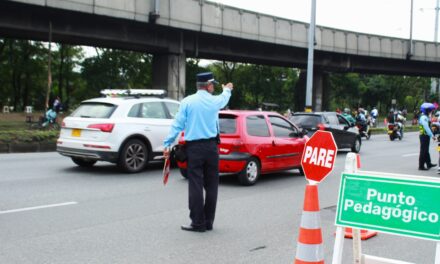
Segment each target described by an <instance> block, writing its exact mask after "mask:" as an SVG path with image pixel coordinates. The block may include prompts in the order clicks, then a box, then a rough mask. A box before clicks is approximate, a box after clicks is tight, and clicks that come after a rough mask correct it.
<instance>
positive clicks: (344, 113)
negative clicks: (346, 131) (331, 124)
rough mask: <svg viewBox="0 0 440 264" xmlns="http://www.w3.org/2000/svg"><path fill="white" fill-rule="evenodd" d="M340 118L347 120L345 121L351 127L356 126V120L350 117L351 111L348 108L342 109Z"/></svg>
mask: <svg viewBox="0 0 440 264" xmlns="http://www.w3.org/2000/svg"><path fill="white" fill-rule="evenodd" d="M342 116H343V117H345V119H347V121H348V122H349V123H350V125H351V126H354V125H355V124H356V120H355V119H354V118H353V116H351V110H350V108H344V112H343V113H342Z"/></svg>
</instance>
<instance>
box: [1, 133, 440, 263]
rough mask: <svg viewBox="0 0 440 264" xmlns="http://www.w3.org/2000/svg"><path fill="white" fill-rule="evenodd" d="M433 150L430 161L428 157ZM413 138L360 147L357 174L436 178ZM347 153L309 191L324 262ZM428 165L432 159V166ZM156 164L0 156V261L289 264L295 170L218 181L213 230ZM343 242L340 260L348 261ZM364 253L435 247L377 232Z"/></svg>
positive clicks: (415, 255)
mask: <svg viewBox="0 0 440 264" xmlns="http://www.w3.org/2000/svg"><path fill="white" fill-rule="evenodd" d="M436 145H437V144H436V143H434V144H431V157H432V158H433V160H434V161H437V159H438V153H437V151H436ZM418 149H419V142H418V135H417V134H416V133H407V134H406V135H405V138H404V139H403V140H402V141H394V142H391V141H390V140H389V139H388V138H387V137H386V136H385V135H373V136H372V138H371V139H370V140H369V141H363V145H362V150H361V164H362V168H361V169H362V170H369V171H382V172H393V173H404V174H411V175H424V176H433V177H437V174H436V170H434V169H431V170H430V171H423V172H420V171H418V170H417V165H418V164H417V160H418ZM346 153H347V152H344V151H340V152H339V153H338V155H337V161H336V164H335V169H334V171H333V172H332V173H331V174H330V175H329V176H328V177H327V178H326V179H325V180H324V181H323V182H322V183H320V184H319V197H320V206H321V220H322V232H323V239H324V249H325V260H326V262H327V263H331V259H332V255H333V246H334V231H335V229H336V228H335V226H334V219H335V210H336V200H337V196H338V189H339V176H340V173H341V171H342V170H343V166H344V160H345V156H346ZM436 163H437V162H436ZM161 166H162V164H157V165H153V166H151V167H149V168H148V169H147V170H145V171H144V172H143V173H139V174H129V175H127V174H123V173H120V172H118V171H117V170H116V168H115V167H114V166H113V165H111V164H109V163H104V162H102V163H98V164H97V165H96V166H95V167H93V168H90V169H82V168H79V167H76V166H75V165H74V164H73V163H72V162H71V160H70V159H68V158H66V157H63V156H60V155H58V154H57V153H55V152H53V153H31V154H1V155H0V263H5V264H13V263H20V264H25V263H32V264H36V263H45V264H46V263H173V264H174V263H292V262H293V261H294V258H295V252H296V240H297V237H298V230H299V223H300V216H301V212H302V206H303V199H304V197H303V195H304V186H305V184H306V181H305V179H304V177H303V176H301V175H299V173H298V172H297V171H295V170H292V171H289V172H284V173H277V174H271V175H264V176H263V177H262V178H261V179H260V181H259V182H258V183H257V184H256V185H255V186H251V187H243V186H240V185H239V184H238V182H237V180H236V178H235V177H233V176H222V177H221V180H220V193H219V201H218V207H217V208H218V209H217V218H216V221H215V225H214V230H213V231H211V232H206V233H192V232H185V231H181V230H180V225H181V224H187V223H189V218H188V209H187V182H186V180H184V179H183V178H181V177H180V175H179V172H178V170H176V169H174V170H172V172H171V176H170V180H169V183H168V185H167V186H163V184H162V175H161V174H162V171H161ZM351 243H352V242H351V240H349V239H346V240H345V244H344V252H343V255H344V262H343V263H352V245H351ZM362 250H363V252H365V253H366V254H370V255H376V256H381V257H388V258H396V259H399V260H404V261H410V262H415V263H433V262H434V255H435V242H433V241H426V240H419V239H414V238H405V237H399V236H393V235H386V234H382V233H381V234H379V235H378V236H376V237H374V238H371V239H369V240H366V241H363V242H362Z"/></svg>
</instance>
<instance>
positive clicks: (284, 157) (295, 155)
mask: <svg viewBox="0 0 440 264" xmlns="http://www.w3.org/2000/svg"><path fill="white" fill-rule="evenodd" d="M219 125H220V140H221V143H220V145H219V153H220V164H219V172H220V173H232V174H238V180H239V181H240V183H241V184H243V185H253V184H255V182H257V180H258V178H259V176H260V175H261V174H265V173H271V172H276V171H282V170H289V169H294V168H297V169H299V170H300V173H301V174H303V171H302V168H301V156H302V153H303V149H304V145H305V143H306V141H307V139H308V137H307V136H304V135H305V133H304V132H303V130H302V129H300V128H298V127H296V126H295V125H294V124H292V123H291V122H290V121H288V120H287V119H286V118H284V117H283V116H281V115H280V114H278V113H274V112H261V111H245V110H224V111H220V114H219ZM179 144H184V139H183V137H182V138H181V139H180V141H179ZM178 166H179V168H180V171H181V174H182V176H183V177H185V178H186V177H187V172H186V163H185V162H183V163H181V162H178Z"/></svg>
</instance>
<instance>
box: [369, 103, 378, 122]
mask: <svg viewBox="0 0 440 264" xmlns="http://www.w3.org/2000/svg"><path fill="white" fill-rule="evenodd" d="M370 116H371V123H372V124H373V126H374V127H376V121H377V118H378V117H379V111H377V108H376V107H373V110H371V112H370Z"/></svg>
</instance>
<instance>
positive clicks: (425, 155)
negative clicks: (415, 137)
mask: <svg viewBox="0 0 440 264" xmlns="http://www.w3.org/2000/svg"><path fill="white" fill-rule="evenodd" d="M434 108H435V106H434V105H433V104H431V103H423V104H422V105H421V106H420V113H421V115H420V118H419V130H420V136H419V137H420V154H419V170H428V169H430V168H432V167H435V166H437V164H432V163H431V156H430V155H429V141H430V139H431V138H432V139H433V140H435V137H434V135H433V133H432V131H431V120H430V119H429V114H430V113H431V112H432V110H434ZM425 164H426V167H425Z"/></svg>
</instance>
